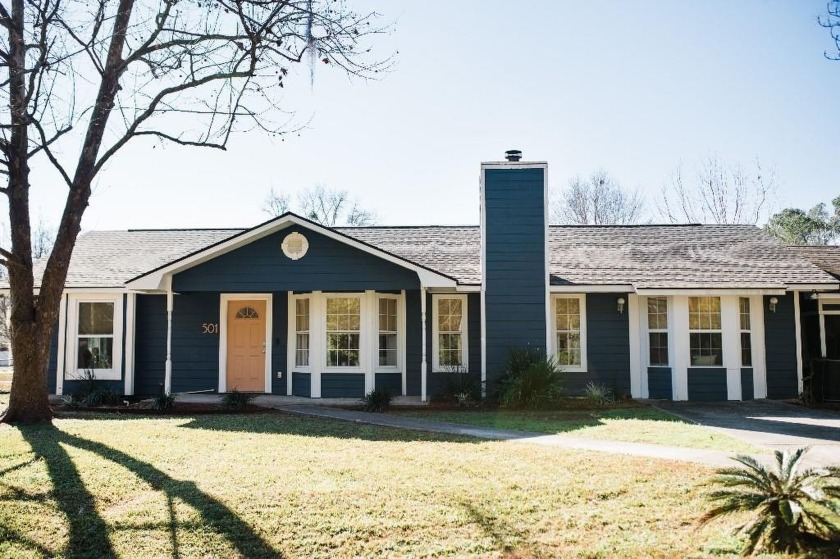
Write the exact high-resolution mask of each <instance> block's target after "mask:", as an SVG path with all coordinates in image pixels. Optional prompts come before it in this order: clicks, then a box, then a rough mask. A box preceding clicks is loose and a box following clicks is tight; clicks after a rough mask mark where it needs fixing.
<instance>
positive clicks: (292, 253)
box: [280, 233, 309, 260]
mask: <svg viewBox="0 0 840 559" xmlns="http://www.w3.org/2000/svg"><path fill="white" fill-rule="evenodd" d="M280 248H282V249H283V254H285V255H286V256H288V257H289V258H291V259H292V260H299V259H301V258H303V255H305V254H306V251H307V250H309V241H307V240H306V237H304V236H303V235H301V234H300V233H289V234H288V235H286V238H285V239H283V244H282V245H281V247H280Z"/></svg>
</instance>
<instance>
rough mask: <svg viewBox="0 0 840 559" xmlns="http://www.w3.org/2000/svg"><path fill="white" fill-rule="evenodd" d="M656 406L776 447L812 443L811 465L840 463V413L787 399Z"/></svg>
mask: <svg viewBox="0 0 840 559" xmlns="http://www.w3.org/2000/svg"><path fill="white" fill-rule="evenodd" d="M654 405H655V406H657V407H660V408H662V409H664V410H666V411H669V412H671V413H673V414H675V415H678V416H680V417H682V418H683V419H687V420H689V421H693V422H695V423H699V424H700V425H705V426H707V427H711V428H712V429H715V430H717V431H720V432H722V433H726V434H727V435H730V436H732V437H736V438H739V439H742V440H744V441H747V442H749V443H752V444H754V445H756V446H764V447H767V448H771V449H773V450H792V449H796V448H799V447H802V446H810V447H811V450H810V451H809V452H808V454H807V455H806V458H807V462H808V463H809V465H823V466H827V465H836V466H840V412H834V411H828V410H815V409H810V408H806V407H803V406H797V405H795V404H788V403H786V402H776V401H771V400H755V401H749V402H656V403H654Z"/></svg>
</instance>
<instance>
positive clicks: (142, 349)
mask: <svg viewBox="0 0 840 559" xmlns="http://www.w3.org/2000/svg"><path fill="white" fill-rule="evenodd" d="M134 316H135V335H134V393H135V394H137V395H140V396H148V395H155V394H158V392H159V391H160V389H161V386H163V381H164V376H165V375H166V297H165V296H164V295H138V296H137V306H136V309H135V313H134Z"/></svg>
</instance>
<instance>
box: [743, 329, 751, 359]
mask: <svg viewBox="0 0 840 559" xmlns="http://www.w3.org/2000/svg"><path fill="white" fill-rule="evenodd" d="M741 366H743V367H752V335H751V334H750V333H749V332H741Z"/></svg>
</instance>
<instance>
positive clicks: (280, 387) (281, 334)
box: [271, 293, 289, 396]
mask: <svg viewBox="0 0 840 559" xmlns="http://www.w3.org/2000/svg"><path fill="white" fill-rule="evenodd" d="M288 310H289V296H288V294H286V293H275V294H274V296H273V304H272V307H271V313H272V316H271V318H272V322H271V337H272V340H271V379H272V380H271V393H272V394H279V395H281V396H285V395H286V389H287V386H288V383H287V382H286V378H287V377H286V375H287V374H289V372H288V371H286V344H287V340H288V339H289V338H288V330H289V321H288V320H287V316H288V315H287V314H286V313H287V312H288ZM277 371H282V372H283V377H282V378H277Z"/></svg>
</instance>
